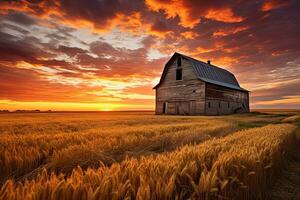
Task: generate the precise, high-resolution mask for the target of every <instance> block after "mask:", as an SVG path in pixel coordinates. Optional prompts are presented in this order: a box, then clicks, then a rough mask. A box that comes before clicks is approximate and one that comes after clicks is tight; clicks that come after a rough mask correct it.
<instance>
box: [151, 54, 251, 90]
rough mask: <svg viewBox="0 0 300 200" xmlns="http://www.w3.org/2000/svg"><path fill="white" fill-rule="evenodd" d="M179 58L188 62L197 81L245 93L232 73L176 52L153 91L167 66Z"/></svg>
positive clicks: (167, 64) (163, 76)
mask: <svg viewBox="0 0 300 200" xmlns="http://www.w3.org/2000/svg"><path fill="white" fill-rule="evenodd" d="M179 56H181V57H182V58H185V59H187V60H188V61H190V63H191V64H192V66H193V69H194V71H195V74H196V76H197V77H198V79H200V80H202V81H204V82H207V83H211V84H215V85H220V86H223V87H227V88H231V89H235V90H241V91H247V90H245V89H243V88H242V87H240V85H239V83H238V81H237V80H236V78H235V76H234V75H233V74H232V73H230V72H229V71H227V70H225V69H222V68H219V67H217V66H214V65H212V64H208V63H205V62H202V61H199V60H196V59H194V58H191V57H188V56H186V55H183V54H180V53H177V52H176V53H174V55H173V56H172V57H171V59H170V60H169V61H168V62H167V63H166V65H165V68H164V70H163V73H162V76H161V79H160V81H159V83H158V84H157V85H156V86H155V87H154V88H153V89H156V88H157V87H158V86H159V85H160V84H161V83H162V81H163V80H164V78H165V76H166V73H167V68H168V66H169V65H170V64H172V63H173V62H174V61H175V60H176V59H177V58H178V57H179Z"/></svg>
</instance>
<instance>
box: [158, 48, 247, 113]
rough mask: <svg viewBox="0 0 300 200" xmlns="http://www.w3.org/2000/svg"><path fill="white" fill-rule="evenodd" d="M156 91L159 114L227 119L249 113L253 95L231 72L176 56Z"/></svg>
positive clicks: (165, 69)
mask: <svg viewBox="0 0 300 200" xmlns="http://www.w3.org/2000/svg"><path fill="white" fill-rule="evenodd" d="M154 89H155V90H156V108H155V112H156V114H174V115H225V114H231V113H243V112H249V91H247V90H245V89H243V88H242V87H240V85H239V83H238V81H237V80H236V78H235V76H234V75H233V74H232V73H230V72H229V71H227V70H225V69H222V68H219V67H216V66H214V65H212V64H211V63H210V61H208V62H207V63H205V62H201V61H199V60H196V59H194V58H191V57H188V56H185V55H183V54H179V53H174V55H173V56H172V57H171V59H170V60H169V61H168V62H167V63H166V65H165V67H164V70H163V73H162V75H161V78H160V81H159V83H158V84H157V85H156V86H155V87H154Z"/></svg>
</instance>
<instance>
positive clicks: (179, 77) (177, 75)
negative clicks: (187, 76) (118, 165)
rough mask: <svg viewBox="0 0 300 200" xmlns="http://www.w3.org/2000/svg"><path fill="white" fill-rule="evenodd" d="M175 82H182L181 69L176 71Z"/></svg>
mask: <svg viewBox="0 0 300 200" xmlns="http://www.w3.org/2000/svg"><path fill="white" fill-rule="evenodd" d="M176 80H182V69H181V68H179V69H176Z"/></svg>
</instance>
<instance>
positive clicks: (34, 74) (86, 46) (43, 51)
mask: <svg viewBox="0 0 300 200" xmlns="http://www.w3.org/2000/svg"><path fill="white" fill-rule="evenodd" d="M299 10H300V2H299V1H297V0H290V1H283V0H265V1H263V0H262V1H235V0H229V1H221V0H213V1H195V0H170V1H166V0H146V1H141V0H133V1H132V0H130V1H129V0H102V1H98V0H87V1H81V0H74V1H66V0H58V1H49V0H37V1H27V0H15V1H1V2H0V107H1V108H2V107H3V109H5V108H8V109H23V107H22V106H24V105H25V107H28V108H33V105H35V106H36V107H37V108H41V109H48V108H49V109H64V108H65V109H70V110H72V109H77V110H85V109H88V110H99V109H103V110H104V109H121V110H127V109H153V107H154V92H153V90H152V89H151V88H152V87H153V85H155V84H156V83H157V81H158V79H159V76H160V74H161V71H162V69H163V67H164V63H165V62H167V59H168V58H169V57H170V56H171V54H172V53H174V52H175V51H177V52H181V53H185V54H187V55H189V56H194V57H196V58H198V59H201V60H204V61H205V60H208V59H209V60H212V62H213V64H216V65H220V66H221V67H224V68H227V69H229V70H230V71H232V72H233V73H235V75H236V76H237V78H238V80H239V81H240V83H241V85H242V86H243V87H245V88H247V89H249V90H250V91H251V104H252V107H253V108H276V107H280V108H283V107H287V108H300V103H299V97H300V93H299V90H298V88H299V87H300V85H299V84H300V82H299V77H300V59H299V55H300V40H299V35H300V22H299V20H298V19H299V18H300V13H299ZM16 83H17V84H16ZM34 102H38V103H34ZM47 105H49V106H48V107H47ZM64 105H65V107H64Z"/></svg>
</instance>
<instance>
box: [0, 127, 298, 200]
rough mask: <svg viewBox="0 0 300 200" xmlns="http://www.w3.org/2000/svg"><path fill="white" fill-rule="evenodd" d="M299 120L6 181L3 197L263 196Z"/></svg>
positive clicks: (185, 197) (136, 197) (2, 192)
mask: <svg viewBox="0 0 300 200" xmlns="http://www.w3.org/2000/svg"><path fill="white" fill-rule="evenodd" d="M294 130H295V126H293V125H290V124H278V125H268V126H265V127H261V128H253V129H249V130H244V131H239V132H237V133H234V134H232V135H228V136H226V137H224V138H218V139H211V140H207V141H206V142H204V143H202V144H198V145H185V146H184V147H181V148H179V149H177V150H175V151H173V152H167V153H161V154H159V155H150V156H142V157H141V158H138V159H137V158H128V159H126V160H124V161H123V162H121V163H114V164H112V165H111V166H101V167H99V168H98V169H87V170H86V171H83V170H82V169H81V168H80V167H78V168H76V169H75V170H73V172H72V174H71V176H69V177H68V178H64V176H63V175H55V174H54V173H52V174H50V175H49V174H48V173H47V171H46V170H44V171H43V172H42V173H41V174H39V175H38V176H37V178H36V179H34V180H31V181H26V182H24V183H14V181H12V180H8V181H6V183H5V184H4V185H3V186H2V188H1V190H0V199H8V200H9V199H16V200H18V199H22V200H23V199H24V200H30V199H188V198H190V199H216V198H220V199H223V198H225V199H226V198H235V199H253V198H262V197H263V195H264V192H265V191H266V190H265V189H266V187H267V185H268V183H270V181H271V180H273V179H274V175H276V173H277V172H278V170H280V169H281V167H282V164H283V161H284V160H283V154H284V152H285V151H286V150H288V148H289V147H292V146H293V145H294V134H293V131H294Z"/></svg>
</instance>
